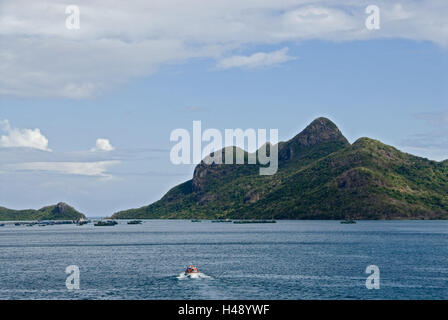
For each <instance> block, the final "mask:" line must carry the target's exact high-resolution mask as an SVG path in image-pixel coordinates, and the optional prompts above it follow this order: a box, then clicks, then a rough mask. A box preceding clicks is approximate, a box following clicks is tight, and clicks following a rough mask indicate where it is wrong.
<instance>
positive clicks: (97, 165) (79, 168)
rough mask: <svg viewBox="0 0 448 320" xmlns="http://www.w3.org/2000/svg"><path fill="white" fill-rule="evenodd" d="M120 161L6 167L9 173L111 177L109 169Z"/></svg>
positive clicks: (29, 164) (18, 164) (45, 163)
mask: <svg viewBox="0 0 448 320" xmlns="http://www.w3.org/2000/svg"><path fill="white" fill-rule="evenodd" d="M119 163H120V161H116V160H110V161H97V162H23V163H16V164H8V165H5V166H4V167H5V169H7V170H8V171H11V170H12V171H42V172H49V173H58V174H69V175H81V176H97V177H110V175H109V174H107V169H108V168H109V167H110V166H113V165H117V164H119Z"/></svg>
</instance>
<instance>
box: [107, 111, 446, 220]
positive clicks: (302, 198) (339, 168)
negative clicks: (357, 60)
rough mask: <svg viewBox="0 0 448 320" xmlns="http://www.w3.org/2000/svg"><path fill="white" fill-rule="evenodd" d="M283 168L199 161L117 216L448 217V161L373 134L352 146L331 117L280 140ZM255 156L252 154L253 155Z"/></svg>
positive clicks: (179, 217) (174, 217) (169, 217)
mask: <svg viewBox="0 0 448 320" xmlns="http://www.w3.org/2000/svg"><path fill="white" fill-rule="evenodd" d="M278 152H279V168H278V172H277V173H276V174H275V175H272V176H261V175H259V170H258V169H259V165H228V164H219V165H217V164H211V165H207V164H205V163H204V161H202V162H201V163H200V164H199V165H197V166H196V168H195V170H194V174H193V178H192V179H191V180H188V181H186V182H184V183H182V184H180V185H178V186H176V187H174V188H172V189H171V190H170V191H169V192H168V193H167V194H166V195H165V196H163V197H162V199H160V200H159V201H157V202H155V203H153V204H151V205H148V206H144V207H142V208H138V209H130V210H125V211H120V212H117V213H115V214H113V216H112V218H114V219H136V218H138V219H187V218H188V219H192V218H195V219H220V218H222V219H226V218H230V219H271V218H274V219H344V218H347V217H349V218H350V219H447V218H448V160H445V161H443V162H437V161H431V160H428V159H425V158H421V157H417V156H413V155H410V154H407V153H404V152H401V151H399V150H397V149H396V148H394V147H392V146H388V145H386V144H383V143H381V142H380V141H377V140H373V139H370V138H360V139H358V140H357V141H356V142H354V143H353V144H350V143H349V142H348V141H347V139H346V138H345V137H344V136H343V135H342V133H341V132H340V130H339V129H338V127H337V126H336V125H335V124H334V123H333V122H332V121H330V120H329V119H326V118H318V119H316V120H314V121H313V122H312V123H311V124H310V125H309V126H308V127H306V128H305V129H304V130H303V131H302V132H301V133H299V134H298V135H296V136H295V137H294V138H292V139H291V140H289V141H287V142H280V143H279V144H278ZM246 156H247V153H246Z"/></svg>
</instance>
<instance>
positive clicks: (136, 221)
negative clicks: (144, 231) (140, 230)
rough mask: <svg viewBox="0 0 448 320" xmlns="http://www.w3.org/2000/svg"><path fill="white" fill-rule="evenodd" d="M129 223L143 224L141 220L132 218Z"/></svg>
mask: <svg viewBox="0 0 448 320" xmlns="http://www.w3.org/2000/svg"><path fill="white" fill-rule="evenodd" d="M128 224H142V221H141V220H132V221H128Z"/></svg>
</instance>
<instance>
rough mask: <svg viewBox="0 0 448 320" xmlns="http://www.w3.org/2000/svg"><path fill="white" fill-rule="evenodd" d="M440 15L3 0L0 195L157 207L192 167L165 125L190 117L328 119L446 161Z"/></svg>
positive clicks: (297, 123) (426, 4)
mask: <svg viewBox="0 0 448 320" xmlns="http://www.w3.org/2000/svg"><path fill="white" fill-rule="evenodd" d="M372 4H374V5H376V6H377V7H378V8H379V9H380V11H379V12H380V20H379V21H380V28H379V29H373V30H370V29H368V28H367V27H366V25H365V21H366V19H367V17H368V16H369V14H368V13H366V12H365V10H366V7H367V6H369V5H372ZM67 5H77V6H78V7H79V10H80V25H79V27H80V28H79V29H68V28H67V27H66V19H67V17H69V16H70V14H66V12H65V9H66V6H67ZM446 12H448V3H447V2H446V1H442V0H440V1H439V0H429V1H400V2H395V1H390V0H387V1H386V0H384V1H375V3H372V2H371V1H351V0H344V1H317V0H316V1H312V0H310V1H302V0H283V1H273V0H272V1H268V0H257V1H255V0H245V1H236V0H235V1H234V0H226V1H219V0H218V1H206V0H192V1H188V3H187V2H185V1H180V0H179V1H171V0H168V1H167V0H165V1H126V2H123V1H103V0H97V1H93V0H92V1H76V0H75V1H70V2H68V1H33V2H29V1H21V0H18V1H2V3H1V4H0V70H1V77H0V206H4V207H8V208H14V209H25V208H40V207H43V206H44V205H48V204H53V203H57V202H60V201H64V202H67V203H69V204H70V205H72V206H74V207H75V208H76V209H78V210H80V211H81V212H83V213H85V214H86V215H87V216H110V215H111V214H112V213H114V212H116V211H118V210H123V209H129V208H135V207H140V206H143V205H147V204H150V203H152V202H154V201H156V200H158V199H159V198H160V197H162V196H163V195H164V194H165V193H166V192H167V191H168V190H169V189H170V188H172V187H173V186H175V185H176V184H178V183H181V182H183V181H186V180H188V179H190V178H191V177H192V173H193V170H194V165H173V164H172V163H171V161H170V156H169V155H170V150H171V148H172V147H173V145H174V143H173V142H171V141H170V133H171V132H172V131H173V130H175V129H177V128H184V129H187V130H189V131H191V130H192V123H193V121H195V120H200V121H201V122H202V127H203V129H207V128H216V129H219V130H222V131H224V129H227V128H231V129H232V128H243V129H247V128H265V129H271V128H275V129H278V131H279V140H281V141H285V140H288V139H290V138H291V137H293V136H294V135H295V134H297V133H298V132H300V131H301V130H303V129H304V128H305V127H306V125H307V124H309V123H310V122H311V121H312V120H313V119H315V118H316V117H320V116H325V117H328V118H330V119H331V120H332V121H334V122H335V123H336V124H337V125H338V127H339V128H340V130H341V131H342V132H343V134H344V135H345V136H346V137H347V138H348V139H349V141H350V142H354V141H356V139H358V138H360V137H365V136H367V137H370V138H374V139H378V140H381V141H382V142H384V143H387V144H391V145H393V146H395V147H397V148H399V149H400V150H402V151H405V152H409V153H412V154H415V155H419V156H422V157H427V158H429V159H432V160H436V161H441V160H444V159H448V19H446V17H445V16H444V14H445V13H446Z"/></svg>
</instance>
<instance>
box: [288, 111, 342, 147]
mask: <svg viewBox="0 0 448 320" xmlns="http://www.w3.org/2000/svg"><path fill="white" fill-rule="evenodd" d="M293 140H297V141H298V142H299V143H300V144H301V145H303V146H313V145H315V144H319V143H322V142H327V141H343V142H344V143H346V144H348V141H347V139H346V138H345V137H344V136H343V135H342V133H341V131H340V130H339V128H338V127H337V126H336V125H335V124H334V123H333V121H331V120H330V119H327V118H324V117H320V118H317V119H315V120H314V121H313V122H311V123H310V124H309V125H308V126H307V127H306V128H305V129H304V130H303V131H302V132H300V133H299V134H298V135H296V136H295V137H294V138H293Z"/></svg>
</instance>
